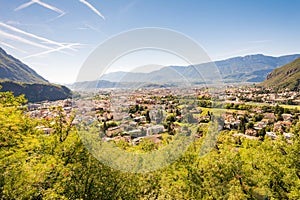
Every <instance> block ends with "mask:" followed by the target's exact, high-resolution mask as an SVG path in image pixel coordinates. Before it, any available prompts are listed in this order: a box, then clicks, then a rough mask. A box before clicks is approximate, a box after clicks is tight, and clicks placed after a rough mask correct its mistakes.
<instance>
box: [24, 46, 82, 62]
mask: <svg viewBox="0 0 300 200" xmlns="http://www.w3.org/2000/svg"><path fill="white" fill-rule="evenodd" d="M78 45H80V44H79V43H75V44H68V45H65V46H63V47H58V48H56V49H52V50H49V51H44V52H41V53H37V54H33V55H29V56H26V57H24V58H23V59H27V58H32V57H37V56H42V55H46V54H50V53H53V52H61V50H63V49H67V48H70V47H72V46H78Z"/></svg>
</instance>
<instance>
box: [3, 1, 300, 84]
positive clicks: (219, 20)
mask: <svg viewBox="0 0 300 200" xmlns="http://www.w3.org/2000/svg"><path fill="white" fill-rule="evenodd" d="M0 5H1V6H0V13H1V14H0V46H1V47H2V48H3V49H5V50H6V51H7V52H8V53H9V54H12V55H13V56H15V57H17V58H19V59H20V60H21V61H23V62H24V63H26V64H28V65H29V66H30V67H32V68H33V69H34V70H36V71H37V72H38V73H39V74H41V75H42V76H43V77H45V78H46V79H48V80H49V81H51V82H56V83H71V82H73V81H75V80H76V77H77V73H78V71H79V69H80V67H81V65H82V64H83V62H84V61H85V59H86V58H87V57H88V55H89V54H90V53H91V52H92V51H93V50H94V49H95V48H96V47H97V46H98V45H99V44H101V42H103V41H104V40H106V39H108V38H109V37H111V36H113V35H116V34H118V33H120V32H124V31H127V30H130V29H134V28H142V27H161V28H168V29H173V30H175V31H179V32H181V33H183V34H185V35H187V36H189V37H191V38H193V39H194V40H195V41H197V42H198V43H199V44H200V45H201V46H202V47H203V48H204V49H205V50H206V52H207V54H208V55H209V56H210V57H211V59H212V60H220V59H224V58H228V57H234V56H240V55H247V54H257V53H263V54H266V55H272V56H278V55H286V54H292V53H300V39H299V35H300V27H299V19H300V12H299V10H300V1H298V0H289V1H284V0H249V1H244V0H186V1H184V0H163V1H162V0H0ZM137 55H138V54H137ZM139 57H140V56H139ZM146 58H147V57H146ZM146 58H145V57H143V62H142V63H140V62H138V61H134V59H135V58H134V57H131V59H129V58H124V59H123V60H120V61H123V63H122V62H120V61H119V62H118V63H115V65H116V67H117V68H118V66H117V65H123V66H122V67H123V68H124V66H125V67H128V69H129V70H130V66H131V65H134V64H136V63H138V64H143V65H144V64H147V63H145V62H147V59H146ZM153 58H157V59H158V61H157V62H158V63H153ZM148 59H149V62H148V64H161V65H176V64H179V65H180V64H183V63H180V60H178V59H177V60H176V59H175V58H174V57H172V56H164V57H163V59H162V58H161V57H159V56H158V57H155V56H154V55H149V57H148ZM130 60H131V61H132V63H131V61H130ZM114 71H115V70H114ZM123 71H124V70H123Z"/></svg>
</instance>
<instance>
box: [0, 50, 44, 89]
mask: <svg viewBox="0 0 300 200" xmlns="http://www.w3.org/2000/svg"><path fill="white" fill-rule="evenodd" d="M0 79H2V80H12V81H21V82H27V83H47V82H48V81H47V80H46V79H44V78H43V77H42V76H40V75H39V74H37V73H36V72H35V71H34V70H33V69H31V68H30V67H28V66H27V65H25V64H24V63H22V62H21V61H20V60H18V59H16V58H14V57H13V56H11V55H9V54H7V53H6V52H5V51H4V50H3V49H2V48H1V47H0Z"/></svg>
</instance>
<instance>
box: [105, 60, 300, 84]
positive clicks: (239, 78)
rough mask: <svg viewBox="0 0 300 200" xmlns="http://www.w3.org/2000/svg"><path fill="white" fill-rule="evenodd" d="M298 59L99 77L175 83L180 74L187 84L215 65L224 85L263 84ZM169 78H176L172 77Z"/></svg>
mask: <svg viewBox="0 0 300 200" xmlns="http://www.w3.org/2000/svg"><path fill="white" fill-rule="evenodd" d="M299 57H300V54H293V55H284V56H279V57H274V56H267V55H263V54H255V55H247V56H238V57H233V58H228V59H225V60H219V61H215V62H212V63H203V64H198V65H194V66H166V67H163V68H161V69H159V70H154V71H152V72H149V73H137V72H121V71H119V72H112V73H108V74H104V75H103V76H102V77H100V80H106V81H111V82H120V81H122V82H140V81H145V80H149V81H157V82H161V81H162V80H164V81H166V82H173V81H174V80H176V81H178V78H180V77H179V76H178V75H182V76H184V77H187V78H188V79H189V80H188V81H196V80H195V79H194V78H193V77H195V74H197V73H198V72H199V71H201V70H202V69H201V67H203V66H205V65H210V64H215V65H216V66H217V68H218V70H219V72H220V75H221V76H222V78H223V80H224V81H225V82H262V81H263V80H265V78H266V76H267V75H268V74H269V73H270V72H271V71H273V70H274V69H276V68H278V67H280V66H283V65H285V64H287V63H289V62H291V61H293V60H295V59H297V58H299ZM193 68H194V69H193ZM200 69H201V70H200ZM170 76H173V78H172V77H170ZM155 77H156V78H155ZM195 78H198V77H195Z"/></svg>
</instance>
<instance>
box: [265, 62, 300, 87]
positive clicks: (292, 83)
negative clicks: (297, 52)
mask: <svg viewBox="0 0 300 200" xmlns="http://www.w3.org/2000/svg"><path fill="white" fill-rule="evenodd" d="M261 85H262V86H264V87H272V88H278V89H285V88H288V89H290V90H298V91H299V90H300V58H298V59H297V60H295V61H293V62H291V63H289V64H287V65H284V66H282V67H280V68H278V69H275V70H274V71H272V72H271V73H270V74H269V75H268V76H267V80H265V81H264V82H263V83H262V84H261Z"/></svg>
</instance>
